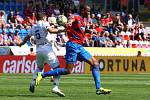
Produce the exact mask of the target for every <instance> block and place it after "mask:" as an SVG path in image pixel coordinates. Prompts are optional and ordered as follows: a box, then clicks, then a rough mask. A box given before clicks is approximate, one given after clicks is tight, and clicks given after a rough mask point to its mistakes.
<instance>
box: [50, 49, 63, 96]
mask: <svg viewBox="0 0 150 100" xmlns="http://www.w3.org/2000/svg"><path fill="white" fill-rule="evenodd" d="M47 63H48V64H49V65H50V67H51V70H55V69H57V68H60V64H59V60H58V58H57V56H56V54H55V53H54V52H53V51H52V52H51V53H50V54H49V59H48V60H47ZM53 77H54V80H53V89H52V93H55V94H57V95H59V96H61V97H64V96H65V94H64V93H63V92H62V91H61V90H60V89H59V79H60V75H58V76H53Z"/></svg>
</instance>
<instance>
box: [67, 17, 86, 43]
mask: <svg viewBox="0 0 150 100" xmlns="http://www.w3.org/2000/svg"><path fill="white" fill-rule="evenodd" d="M74 19H75V21H74V22H73V23H72V25H68V26H67V34H68V38H69V41H72V42H75V43H77V44H82V43H83V41H84V35H85V28H86V26H85V24H84V21H83V19H82V18H81V17H80V16H78V15H75V16H74Z"/></svg>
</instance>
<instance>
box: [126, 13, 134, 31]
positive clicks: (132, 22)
mask: <svg viewBox="0 0 150 100" xmlns="http://www.w3.org/2000/svg"><path fill="white" fill-rule="evenodd" d="M134 24H135V20H134V19H133V18H132V15H131V14H129V15H128V24H127V28H128V30H129V31H131V30H132V29H133V27H134Z"/></svg>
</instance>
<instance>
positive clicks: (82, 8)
mask: <svg viewBox="0 0 150 100" xmlns="http://www.w3.org/2000/svg"><path fill="white" fill-rule="evenodd" d="M88 6H89V5H86V4H82V5H80V11H82V10H84V9H86V7H88Z"/></svg>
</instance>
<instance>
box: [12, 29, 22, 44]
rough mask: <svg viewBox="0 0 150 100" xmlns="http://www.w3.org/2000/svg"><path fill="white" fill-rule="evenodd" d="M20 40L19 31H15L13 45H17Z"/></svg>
mask: <svg viewBox="0 0 150 100" xmlns="http://www.w3.org/2000/svg"><path fill="white" fill-rule="evenodd" d="M21 42H22V40H21V38H20V35H19V31H16V32H15V34H14V43H15V45H19V44H20V43H21Z"/></svg>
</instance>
